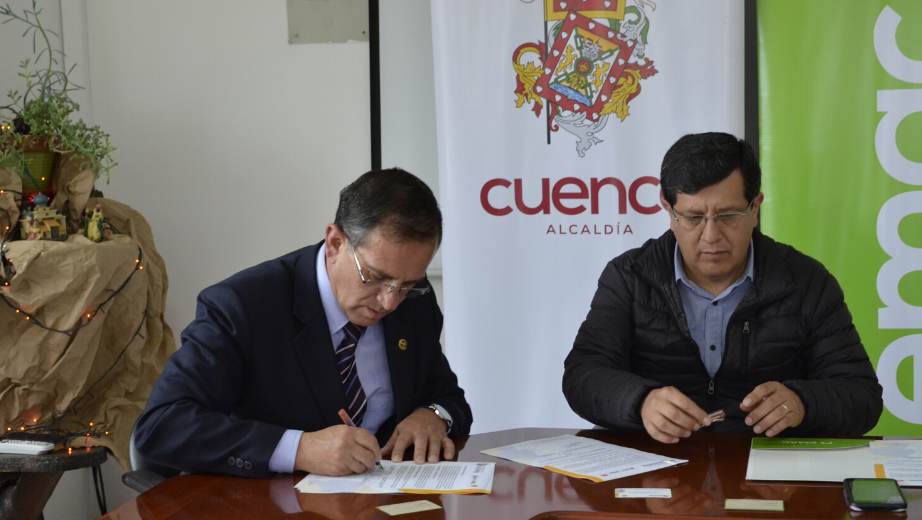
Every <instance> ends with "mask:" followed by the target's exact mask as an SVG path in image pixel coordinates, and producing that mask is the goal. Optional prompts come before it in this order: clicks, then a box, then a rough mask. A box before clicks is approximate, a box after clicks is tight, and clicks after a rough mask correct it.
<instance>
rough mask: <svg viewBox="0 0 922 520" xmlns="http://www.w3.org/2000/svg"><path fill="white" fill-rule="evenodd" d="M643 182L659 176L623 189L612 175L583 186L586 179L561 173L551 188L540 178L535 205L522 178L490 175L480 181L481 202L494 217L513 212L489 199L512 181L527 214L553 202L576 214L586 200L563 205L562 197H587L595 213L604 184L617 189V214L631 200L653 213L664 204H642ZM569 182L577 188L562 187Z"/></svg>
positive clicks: (544, 209)
mask: <svg viewBox="0 0 922 520" xmlns="http://www.w3.org/2000/svg"><path fill="white" fill-rule="evenodd" d="M644 184H650V185H653V186H659V179H657V178H656V177H640V178H638V179H637V180H635V181H634V182H632V183H631V186H630V188H628V189H625V187H624V183H623V182H621V180H620V179H616V178H615V177H605V178H604V179H597V178H595V177H593V178H591V179H589V186H586V183H585V182H583V180H582V179H578V178H576V177H564V178H563V179H560V180H559V181H557V182H555V183H554V188H553V189H551V180H550V179H548V178H544V179H541V202H540V203H539V204H538V205H537V206H527V205H526V204H525V201H524V199H523V197H522V179H513V182H510V181H508V180H507V179H493V180H490V181H487V183H486V184H484V185H483V188H481V189H480V205H481V206H483V209H484V210H486V212H487V213H489V214H491V215H495V216H497V217H501V216H503V215H508V214H510V213H512V212H513V209H512V207H511V206H503V207H501V208H497V207H496V206H494V205H492V204H491V203H490V192H491V191H493V190H494V189H497V190H503V191H506V190H508V189H509V187H510V186H513V185H515V188H513V190H514V192H515V207H516V209H518V210H519V211H520V212H522V213H524V214H526V215H536V214H538V213H544V214H545V215H547V214H550V213H551V204H553V205H554V208H555V209H556V210H557V211H559V212H560V213H563V214H564V215H579V214H580V213H583V212H585V211H586V205H585V204H580V205H578V206H569V205H564V202H563V201H565V200H573V201H576V200H589V201H590V202H589V206H590V208H589V211H590V213H591V214H593V215H597V214H598V213H599V191H601V189H602V188H603V187H605V186H610V188H608V190H612V189H615V190H617V191H618V213H619V214H622V215H623V214H625V213H627V205H628V204H630V205H631V208H632V209H633V210H634V211H636V212H637V213H640V214H642V215H652V214H654V213H656V212H657V211H659V210H661V209H663V208H662V207H661V206H660V205H659V201H657V203H656V204H654V205H652V206H644V205H642V204H640V202H638V201H637V190H638V189H640V187H641V186H643V185H644ZM568 186H575V187H576V190H575V191H573V190H572V188H570V189H568V191H563V190H564V188H566V187H568ZM494 200H495V199H494Z"/></svg>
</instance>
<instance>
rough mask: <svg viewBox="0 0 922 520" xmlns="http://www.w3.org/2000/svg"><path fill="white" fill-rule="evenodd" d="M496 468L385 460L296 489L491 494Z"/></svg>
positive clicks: (309, 479)
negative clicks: (367, 468)
mask: <svg viewBox="0 0 922 520" xmlns="http://www.w3.org/2000/svg"><path fill="white" fill-rule="evenodd" d="M495 466H496V465H495V464H493V463H484V462H439V463H437V464H416V463H415V462H413V461H406V462H400V463H393V462H390V461H386V460H382V461H381V468H380V469H379V468H375V469H372V470H371V471H366V472H365V473H358V474H356V475H347V476H345V477H326V476H323V475H308V476H306V477H304V479H303V480H301V482H298V483H297V484H296V485H295V489H297V490H298V491H300V492H302V493H366V494H375V493H414V494H416V493H422V494H425V493H439V494H446V493H447V494H469V493H490V491H491V490H492V488H493V469H494V467H495Z"/></svg>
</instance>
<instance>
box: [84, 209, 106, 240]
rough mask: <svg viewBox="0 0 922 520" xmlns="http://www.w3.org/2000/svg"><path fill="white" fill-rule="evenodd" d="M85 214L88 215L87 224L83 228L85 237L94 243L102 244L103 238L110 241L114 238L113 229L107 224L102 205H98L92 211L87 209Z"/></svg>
mask: <svg viewBox="0 0 922 520" xmlns="http://www.w3.org/2000/svg"><path fill="white" fill-rule="evenodd" d="M84 214H85V215H86V224H85V225H84V226H83V236H85V237H86V238H88V239H90V240H92V241H93V242H102V239H103V238H105V239H106V240H108V239H109V238H111V237H112V230H111V227H110V226H109V225H108V224H106V220H105V217H104V216H103V207H102V204H97V205H96V207H94V208H93V209H92V211H91V210H90V208H87V209H86V211H85V213H84Z"/></svg>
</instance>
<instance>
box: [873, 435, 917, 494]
mask: <svg viewBox="0 0 922 520" xmlns="http://www.w3.org/2000/svg"><path fill="white" fill-rule="evenodd" d="M871 457H873V458H874V475H875V476H876V477H877V478H892V479H894V480H896V481H897V482H898V483H899V484H900V486H904V487H907V486H909V487H912V486H922V439H920V440H883V441H871Z"/></svg>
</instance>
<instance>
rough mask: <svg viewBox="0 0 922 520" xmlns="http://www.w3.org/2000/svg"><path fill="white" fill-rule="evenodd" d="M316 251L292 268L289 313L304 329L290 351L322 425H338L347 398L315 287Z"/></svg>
mask: <svg viewBox="0 0 922 520" xmlns="http://www.w3.org/2000/svg"><path fill="white" fill-rule="evenodd" d="M321 244H322V242H321ZM319 250H320V244H317V245H315V246H313V247H310V248H307V249H306V250H305V252H304V254H303V255H301V258H299V259H298V263H297V266H296V268H295V287H294V294H295V297H294V305H293V309H292V312H293V314H294V316H295V317H296V318H297V319H298V320H299V321H300V322H301V323H303V324H304V327H303V328H302V329H301V331H300V332H299V333H298V334H296V335H295V337H294V339H293V341H292V347H293V348H294V350H295V353H296V355H297V357H298V361H299V362H300V363H301V368H302V369H303V370H304V373H305V375H306V377H307V383H308V384H309V385H310V387H311V389H312V390H313V394H314V396H315V397H316V398H317V405H318V406H319V407H320V410H321V413H322V414H323V419H324V421H325V422H326V423H327V424H329V425H335V424H339V423H340V422H341V420H340V419H339V415H338V412H339V410H341V409H344V408H345V407H346V396H345V392H344V391H343V386H342V382H341V381H340V380H339V376H338V367H337V364H336V356H335V355H334V353H333V340H332V339H331V338H330V330H329V326H328V325H327V318H326V313H324V312H323V303H322V302H321V301H320V290H319V288H318V286H317V268H316V261H317V253H318V251H319Z"/></svg>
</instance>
